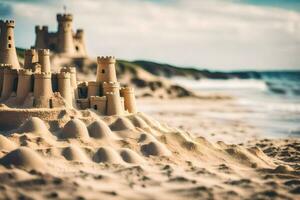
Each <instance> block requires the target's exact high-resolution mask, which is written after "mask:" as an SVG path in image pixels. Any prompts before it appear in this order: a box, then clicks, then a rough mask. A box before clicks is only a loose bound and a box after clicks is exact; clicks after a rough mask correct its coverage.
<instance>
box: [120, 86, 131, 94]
mask: <svg viewBox="0 0 300 200" xmlns="http://www.w3.org/2000/svg"><path fill="white" fill-rule="evenodd" d="M120 93H121V95H122V94H124V93H134V88H133V87H122V88H121V89H120Z"/></svg>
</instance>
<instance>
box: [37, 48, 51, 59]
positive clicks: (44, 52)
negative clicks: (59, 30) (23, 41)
mask: <svg viewBox="0 0 300 200" xmlns="http://www.w3.org/2000/svg"><path fill="white" fill-rule="evenodd" d="M38 54H39V57H40V56H49V55H50V50H49V49H39V50H38Z"/></svg>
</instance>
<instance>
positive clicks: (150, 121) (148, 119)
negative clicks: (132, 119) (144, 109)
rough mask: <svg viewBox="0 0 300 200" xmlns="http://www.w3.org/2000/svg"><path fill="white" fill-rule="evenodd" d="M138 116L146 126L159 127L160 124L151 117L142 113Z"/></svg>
mask: <svg viewBox="0 0 300 200" xmlns="http://www.w3.org/2000/svg"><path fill="white" fill-rule="evenodd" d="M138 116H139V117H140V118H141V119H143V120H144V121H145V122H146V124H148V125H149V126H151V127H160V123H159V122H158V121H156V120H154V119H152V118H151V117H149V116H148V115H146V114H144V113H138Z"/></svg>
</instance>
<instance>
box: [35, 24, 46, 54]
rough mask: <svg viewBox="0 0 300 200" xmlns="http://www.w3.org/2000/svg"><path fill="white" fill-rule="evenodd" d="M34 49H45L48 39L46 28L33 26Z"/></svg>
mask: <svg viewBox="0 0 300 200" xmlns="http://www.w3.org/2000/svg"><path fill="white" fill-rule="evenodd" d="M35 35H36V37H35V48H36V49H47V47H48V45H47V43H46V41H47V39H48V26H42V27H40V26H35Z"/></svg>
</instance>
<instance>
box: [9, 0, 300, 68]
mask: <svg viewBox="0 0 300 200" xmlns="http://www.w3.org/2000/svg"><path fill="white" fill-rule="evenodd" d="M64 4H66V5H67V7H68V11H70V12H72V13H74V15H75V18H74V25H75V27H81V28H84V29H85V31H86V39H87V44H88V49H89V52H90V53H91V54H92V55H94V56H96V55H116V56H117V57H120V58H125V59H149V60H156V61H161V62H168V63H173V64H178V65H182V66H199V67H207V68H213V69H246V68H256V69H270V68H273V69H275V68H277V69H279V68H298V69H299V67H300V57H299V56H298V54H299V52H300V14H299V13H298V12H294V11H290V10H286V9H280V8H274V7H264V6H263V7H262V6H257V5H251V4H242V3H240V2H237V1H228V0H210V1H193V0H164V1H158V0H110V1H104V0H85V1H82V0H72V1H70V0H64V1H57V2H56V3H55V4H54V3H52V4H47V5H45V4H41V3H39V4H33V3H28V2H27V3H20V2H18V3H14V4H12V5H13V13H14V17H16V19H17V22H18V24H20V26H21V27H22V31H21V30H20V29H18V31H17V30H16V35H17V38H19V39H18V42H20V43H21V44H22V45H23V46H25V45H26V46H29V45H31V44H33V40H34V31H33V27H34V25H35V24H50V28H51V29H52V30H54V29H56V21H55V20H56V19H55V14H56V12H58V11H62V7H63V5H64ZM41 11H42V12H41ZM37 13H38V14H37ZM37 15H38V16H39V17H36V16H37ZM22 34H23V35H22ZM24 34H25V35H26V37H28V38H29V39H28V40H27V41H24Z"/></svg>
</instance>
